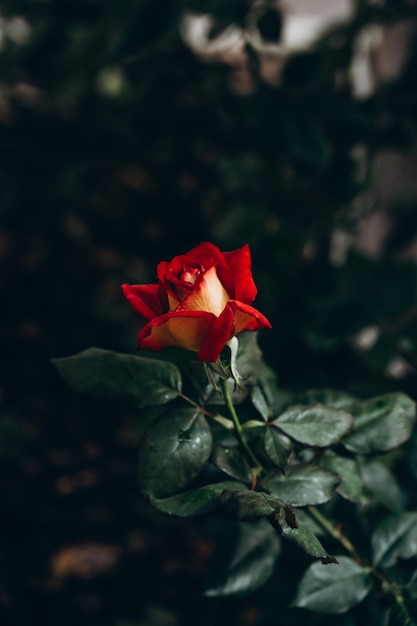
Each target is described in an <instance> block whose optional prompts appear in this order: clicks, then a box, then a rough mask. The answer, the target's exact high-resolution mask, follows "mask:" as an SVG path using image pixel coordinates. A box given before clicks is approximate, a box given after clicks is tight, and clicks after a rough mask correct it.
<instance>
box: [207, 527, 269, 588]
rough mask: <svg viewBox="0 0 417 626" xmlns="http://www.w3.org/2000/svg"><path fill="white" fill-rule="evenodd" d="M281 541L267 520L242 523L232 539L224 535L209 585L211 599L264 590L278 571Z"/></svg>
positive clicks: (235, 530)
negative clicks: (264, 586) (275, 571)
mask: <svg viewBox="0 0 417 626" xmlns="http://www.w3.org/2000/svg"><path fill="white" fill-rule="evenodd" d="M280 547H281V542H280V538H279V535H278V533H277V532H276V531H275V530H274V529H273V528H272V526H271V525H270V524H268V522H266V521H265V520H260V521H258V522H250V523H245V522H240V523H238V524H236V526H235V525H234V526H233V533H232V536H231V537H229V536H224V545H220V546H219V550H218V552H217V555H216V556H217V557H218V562H217V567H215V569H214V571H213V572H212V574H211V577H210V578H211V580H210V582H209V584H208V585H207V588H206V591H205V595H207V596H212V597H214V596H242V595H246V594H249V593H252V592H254V591H256V590H257V589H259V588H260V587H262V585H264V584H265V583H266V581H267V580H268V579H269V578H270V576H271V575H272V573H273V571H274V567H275V563H276V559H277V557H278V554H279V552H280Z"/></svg>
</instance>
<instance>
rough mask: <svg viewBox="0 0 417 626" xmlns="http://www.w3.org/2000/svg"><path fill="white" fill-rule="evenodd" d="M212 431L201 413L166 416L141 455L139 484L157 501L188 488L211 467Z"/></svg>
mask: <svg viewBox="0 0 417 626" xmlns="http://www.w3.org/2000/svg"><path fill="white" fill-rule="evenodd" d="M211 446H212V436H211V430H210V428H209V426H208V424H207V421H206V419H205V417H204V415H202V414H201V413H199V411H198V410H196V409H193V408H184V409H177V410H175V411H170V412H167V413H164V414H163V415H161V417H159V418H158V419H157V420H156V422H155V423H154V424H152V426H151V427H150V428H149V430H148V431H147V433H146V436H145V438H144V440H143V442H142V445H141V449H140V451H139V484H140V488H141V489H142V491H144V492H147V493H148V492H149V493H150V494H152V495H153V496H154V497H156V498H163V497H165V496H171V495H173V494H174V493H177V492H179V491H181V490H182V489H184V488H185V487H187V486H188V485H189V484H190V483H191V482H192V481H193V480H194V479H195V478H196V477H197V476H198V474H199V473H200V472H201V470H202V469H203V467H204V466H205V464H206V463H207V461H208V459H209V457H210V453H211Z"/></svg>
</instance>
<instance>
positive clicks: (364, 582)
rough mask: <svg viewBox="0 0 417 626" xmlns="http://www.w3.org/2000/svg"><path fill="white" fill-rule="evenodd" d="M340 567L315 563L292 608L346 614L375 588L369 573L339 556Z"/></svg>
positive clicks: (304, 578) (299, 589) (302, 582)
mask: <svg viewBox="0 0 417 626" xmlns="http://www.w3.org/2000/svg"><path fill="white" fill-rule="evenodd" d="M337 561H338V567H332V566H326V567H323V566H321V565H320V564H319V563H313V564H312V565H310V567H309V568H308V569H307V571H306V573H305V574H304V576H303V577H302V579H301V581H300V585H299V587H298V591H297V595H296V597H295V598H294V600H293V602H292V605H293V606H296V607H300V608H306V609H310V610H311V611H314V612H317V613H331V614H333V613H344V612H345V611H348V610H349V609H351V608H352V607H353V606H355V605H356V604H358V603H359V602H361V601H362V600H363V599H364V598H365V597H366V596H367V594H368V593H369V592H370V590H371V587H372V580H371V576H370V573H369V572H367V571H366V570H364V569H363V568H362V567H360V566H359V565H358V564H357V563H355V561H353V560H352V559H350V558H348V557H346V556H338V557H337Z"/></svg>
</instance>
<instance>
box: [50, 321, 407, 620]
mask: <svg viewBox="0 0 417 626" xmlns="http://www.w3.org/2000/svg"><path fill="white" fill-rule="evenodd" d="M251 364H252V365H251ZM54 365H55V366H56V367H57V369H58V371H59V373H60V375H61V376H62V377H63V378H64V380H65V381H66V382H67V383H68V384H69V385H70V386H71V387H72V388H73V389H74V390H75V391H77V392H80V393H84V394H88V395H91V396H94V397H96V398H97V399H101V400H106V401H111V402H116V403H119V404H120V403H121V404H124V405H126V406H128V407H130V408H132V409H134V410H135V411H137V414H138V423H139V425H140V424H141V423H142V424H143V423H144V424H145V426H144V427H143V428H142V438H141V445H140V449H139V463H138V482H139V487H140V490H141V492H142V495H143V496H144V497H145V498H146V499H147V500H148V501H149V503H150V504H151V506H153V507H154V508H156V509H157V510H159V511H161V512H163V513H165V514H169V515H175V516H178V517H193V516H204V515H208V514H209V515H210V516H211V517H213V518H216V519H219V520H229V521H231V522H232V523H233V524H234V525H235V532H234V540H233V542H232V544H231V545H230V546H229V550H228V557H227V561H226V562H224V559H223V561H222V564H221V567H220V569H219V568H217V570H216V569H215V570H214V573H212V574H211V576H210V580H209V581H208V583H207V588H206V594H207V595H208V596H225V595H242V594H248V593H250V592H253V591H255V590H257V589H259V588H261V587H263V586H264V585H265V583H266V582H267V581H268V580H269V579H270V578H271V577H273V576H275V575H276V572H279V571H280V568H284V569H283V571H285V563H283V562H282V560H283V559H284V558H285V556H284V555H285V554H287V553H288V550H293V549H295V550H296V551H297V552H298V553H299V554H300V556H301V555H304V556H303V558H302V561H301V563H302V566H303V567H305V568H306V571H305V572H304V574H303V575H302V576H299V577H298V582H297V584H296V588H295V589H294V590H293V601H292V605H291V606H292V607H293V609H295V608H297V609H309V610H310V611H311V612H317V613H323V614H327V613H330V614H337V613H344V612H346V611H348V610H350V609H352V607H354V606H356V605H357V604H359V603H360V602H362V600H364V598H365V597H368V596H369V594H371V592H373V590H375V589H377V588H378V585H379V592H378V593H381V594H382V595H383V596H384V597H386V598H388V600H389V601H388V602H387V606H388V608H387V609H386V610H387V611H391V610H392V612H393V614H395V615H397V613H398V610H399V607H400V608H401V607H402V608H403V609H404V611H406V609H405V598H406V599H407V601H408V600H410V601H411V600H412V599H413V593H414V592H413V589H412V587H413V585H412V580H411V579H410V580H406V581H405V582H404V580H403V579H402V578H401V576H400V575H399V574H398V572H397V570H398V571H401V565H402V563H403V562H404V561H406V560H407V561H408V560H410V559H415V558H416V557H417V514H416V513H415V512H414V511H408V510H406V508H407V504H408V503H407V497H406V496H405V494H404V492H403V490H402V489H401V487H400V486H399V484H398V481H397V478H396V476H395V472H396V467H395V458H397V462H398V459H400V460H401V458H402V457H401V451H402V449H403V446H404V445H405V444H406V442H407V441H409V440H410V438H411V437H412V436H413V430H414V424H415V418H416V409H415V403H414V401H413V400H412V399H411V398H410V397H409V396H407V395H406V394H404V393H402V392H390V393H386V394H383V395H379V396H377V397H371V398H358V397H355V396H354V395H352V394H349V393H346V392H341V391H337V390H334V389H313V390H309V391H306V392H303V393H295V392H290V391H287V390H282V389H280V387H279V385H278V384H277V380H276V377H275V374H274V372H273V370H272V369H271V368H270V367H269V366H268V365H267V364H266V363H265V362H264V361H263V359H262V355H261V353H260V350H259V348H258V346H257V343H256V334H255V333H242V334H241V336H240V348H239V354H238V369H239V371H242V372H244V373H245V378H244V380H245V384H243V386H242V387H241V388H236V386H235V385H234V383H233V381H228V383H229V382H230V383H231V384H230V388H229V394H230V397H231V398H233V401H234V404H235V406H236V407H237V410H238V413H239V424H238V425H237V424H236V422H234V420H233V419H230V418H229V417H226V416H225V415H224V410H225V408H226V406H225V399H224V397H222V396H221V394H220V392H219V389H217V388H216V387H215V386H213V384H212V382H209V380H208V379H207V378H204V373H203V369H204V368H203V367H202V364H198V363H195V362H193V361H192V360H189V359H188V360H187V359H185V360H183V361H182V362H181V364H180V365H176V364H174V363H173V362H169V361H163V360H161V359H159V358H148V357H147V356H133V355H127V354H117V353H114V352H111V351H107V350H102V349H98V348H92V349H89V350H86V351H84V352H82V353H80V354H77V355H74V356H71V357H68V358H61V359H55V360H54ZM226 404H227V403H226ZM149 412H153V413H152V415H153V417H151V419H150V420H149V419H146V416H147V415H148V416H149ZM155 415H156V417H155ZM237 435H239V436H237ZM242 441H244V442H245V445H242ZM248 450H249V452H250V453H248ZM393 459H394V460H393ZM344 507H345V508H344ZM343 511H345V513H343ZM346 511H349V515H350V516H353V517H356V526H357V528H356V529H355V532H356V534H357V540H358V545H359V546H360V549H361V550H362V551H363V556H359V555H358V552H357V550H356V547H355V546H354V545H353V544H352V542H351V540H350V539H348V538H347V537H346V536H345V535H344V533H343V530H344V525H346V524H347V517H346ZM329 517H330V519H329ZM326 534H327V535H328V537H327V539H326ZM291 544H292V547H291ZM325 546H326V547H325ZM341 549H342V550H341ZM340 552H341V553H340ZM346 552H347V553H348V554H346ZM311 559H315V560H316V562H314V563H312V564H311V563H309V560H311ZM391 575H392V577H391ZM398 580H401V586H400V583H399V582H398ZM407 594H408V595H407ZM390 602H391V603H390ZM407 610H408V609H407ZM404 611H403V612H404ZM404 614H405V613H404ZM407 619H411V617H407ZM402 623H406V622H402Z"/></svg>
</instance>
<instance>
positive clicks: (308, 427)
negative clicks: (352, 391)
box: [274, 404, 353, 448]
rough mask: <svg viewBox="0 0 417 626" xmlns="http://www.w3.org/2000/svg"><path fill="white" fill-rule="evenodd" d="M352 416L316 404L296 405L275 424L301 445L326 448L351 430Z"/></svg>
mask: <svg viewBox="0 0 417 626" xmlns="http://www.w3.org/2000/svg"><path fill="white" fill-rule="evenodd" d="M352 423H353V418H352V416H351V415H350V414H349V413H347V412H346V411H343V410H342V409H334V408H331V407H327V406H324V405H323V404H315V405H313V406H302V405H295V406H291V407H289V408H288V409H287V410H286V411H285V412H284V413H282V415H280V416H279V417H278V418H277V419H276V420H274V424H275V425H276V426H278V427H279V428H280V429H281V430H283V431H284V433H285V434H286V435H288V436H289V437H292V438H293V439H295V440H296V441H299V442H300V443H304V444H306V445H309V446H317V447H320V448H322V447H326V446H331V445H332V444H334V443H337V442H338V441H339V440H340V439H341V438H342V437H343V435H345V434H346V433H347V432H348V431H349V430H350V428H351V426H352Z"/></svg>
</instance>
